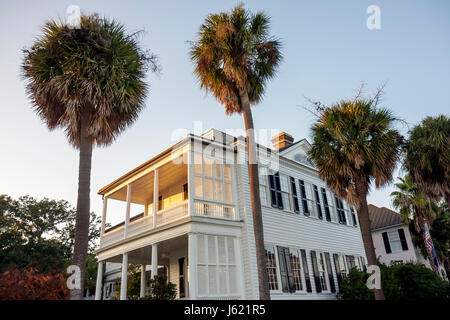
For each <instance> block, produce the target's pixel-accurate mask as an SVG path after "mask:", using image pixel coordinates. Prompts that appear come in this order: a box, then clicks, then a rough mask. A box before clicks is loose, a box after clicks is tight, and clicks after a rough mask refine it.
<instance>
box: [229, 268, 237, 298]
mask: <svg viewBox="0 0 450 320" xmlns="http://www.w3.org/2000/svg"><path fill="white" fill-rule="evenodd" d="M228 270H229V278H230V293H237V292H238V286H237V272H236V267H235V266H229V267H228Z"/></svg>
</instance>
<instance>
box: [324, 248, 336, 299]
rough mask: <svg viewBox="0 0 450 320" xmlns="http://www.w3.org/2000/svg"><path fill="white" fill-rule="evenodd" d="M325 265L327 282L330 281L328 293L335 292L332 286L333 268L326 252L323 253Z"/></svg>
mask: <svg viewBox="0 0 450 320" xmlns="http://www.w3.org/2000/svg"><path fill="white" fill-rule="evenodd" d="M325 263H326V265H327V273H328V280H330V291H331V292H336V286H335V285H334V277H333V268H332V267H331V259H330V254H329V253H328V252H325Z"/></svg>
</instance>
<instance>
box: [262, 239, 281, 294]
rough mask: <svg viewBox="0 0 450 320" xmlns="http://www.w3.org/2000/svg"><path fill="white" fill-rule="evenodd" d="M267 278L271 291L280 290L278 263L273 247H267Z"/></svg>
mask: <svg viewBox="0 0 450 320" xmlns="http://www.w3.org/2000/svg"><path fill="white" fill-rule="evenodd" d="M264 249H265V255H266V268H267V276H268V278H269V289H270V290H278V278H277V263H276V260H275V250H274V249H273V247H272V246H265V247H264Z"/></svg>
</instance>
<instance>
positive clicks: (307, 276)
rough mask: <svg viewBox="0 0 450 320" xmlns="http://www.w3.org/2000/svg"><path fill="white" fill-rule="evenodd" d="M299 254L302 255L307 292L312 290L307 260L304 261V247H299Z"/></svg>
mask: <svg viewBox="0 0 450 320" xmlns="http://www.w3.org/2000/svg"><path fill="white" fill-rule="evenodd" d="M300 255H301V256H302V263H303V271H304V273H305V284H306V291H307V292H312V287H311V279H310V277H309V268H308V262H307V261H306V251H305V250H304V249H301V250H300Z"/></svg>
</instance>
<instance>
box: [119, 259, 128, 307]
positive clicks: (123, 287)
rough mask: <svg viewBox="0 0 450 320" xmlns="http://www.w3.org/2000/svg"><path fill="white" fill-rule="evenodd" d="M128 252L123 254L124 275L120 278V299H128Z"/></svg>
mask: <svg viewBox="0 0 450 320" xmlns="http://www.w3.org/2000/svg"><path fill="white" fill-rule="evenodd" d="M127 284H128V253H124V254H123V255H122V276H121V278H120V300H127Z"/></svg>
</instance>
